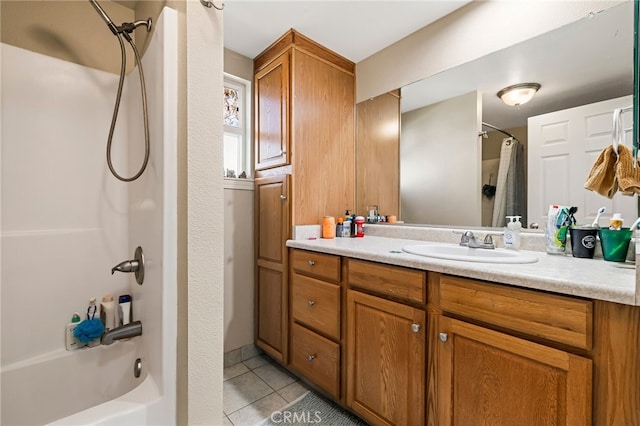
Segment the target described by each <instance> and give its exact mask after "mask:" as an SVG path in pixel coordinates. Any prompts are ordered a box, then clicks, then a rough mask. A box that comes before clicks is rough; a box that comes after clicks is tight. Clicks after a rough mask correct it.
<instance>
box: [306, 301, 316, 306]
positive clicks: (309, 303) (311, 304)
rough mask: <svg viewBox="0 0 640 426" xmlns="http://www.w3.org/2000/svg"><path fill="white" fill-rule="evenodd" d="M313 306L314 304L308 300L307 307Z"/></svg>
mask: <svg viewBox="0 0 640 426" xmlns="http://www.w3.org/2000/svg"><path fill="white" fill-rule="evenodd" d="M315 304H316V302H314V301H313V300H309V301H308V302H307V305H308V306H309V307H312V306H313V305H315Z"/></svg>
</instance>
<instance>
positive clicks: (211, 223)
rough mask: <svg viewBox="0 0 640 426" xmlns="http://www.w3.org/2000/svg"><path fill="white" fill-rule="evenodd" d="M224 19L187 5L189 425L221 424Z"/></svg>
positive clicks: (219, 14)
mask: <svg viewBox="0 0 640 426" xmlns="http://www.w3.org/2000/svg"><path fill="white" fill-rule="evenodd" d="M222 24H223V12H221V11H217V10H215V9H214V8H206V7H204V6H203V5H202V4H201V3H200V2H199V1H191V0H190V1H187V2H186V40H185V42H186V45H185V46H186V66H187V67H186V70H187V76H186V82H187V86H186V101H187V111H188V116H187V117H186V128H187V153H186V154H187V169H188V170H187V188H186V190H187V221H188V223H187V230H186V238H187V240H188V249H187V257H188V259H187V267H188V290H187V293H188V295H187V303H188V312H187V321H188V333H189V335H188V342H187V345H188V354H187V358H188V359H187V361H188V373H187V379H188V400H187V412H188V422H189V424H220V423H221V422H222V416H223V413H222V379H223V375H222V365H223V352H222V350H223V342H224V328H223V324H224V323H223V308H224V302H223V300H224V295H223V292H224V265H223V259H224V235H223V233H224V223H223V221H222V218H223V215H224V211H223V178H222V159H223V156H222V139H223V133H224V132H223V128H222V122H223V117H222V108H221V107H220V105H221V103H220V97H221V95H222V93H223V89H222V87H223V84H222V81H223V60H222V55H223V45H222V42H223V31H222V28H223V27H222Z"/></svg>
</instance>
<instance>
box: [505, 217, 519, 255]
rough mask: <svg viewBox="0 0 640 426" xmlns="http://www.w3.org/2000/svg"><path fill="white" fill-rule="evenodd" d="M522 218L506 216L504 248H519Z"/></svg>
mask: <svg viewBox="0 0 640 426" xmlns="http://www.w3.org/2000/svg"><path fill="white" fill-rule="evenodd" d="M521 217H522V216H507V226H506V228H505V229H504V246H505V247H506V248H508V249H514V250H517V249H518V248H520V230H521V229H522V223H521V222H520V218H521Z"/></svg>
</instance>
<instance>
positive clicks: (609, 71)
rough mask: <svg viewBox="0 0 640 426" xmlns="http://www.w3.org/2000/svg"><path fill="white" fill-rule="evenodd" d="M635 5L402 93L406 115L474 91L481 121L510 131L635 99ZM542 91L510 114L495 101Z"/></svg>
mask: <svg viewBox="0 0 640 426" xmlns="http://www.w3.org/2000/svg"><path fill="white" fill-rule="evenodd" d="M633 28H634V24H633V2H624V3H621V4H619V5H616V6H613V7H611V8H609V9H607V10H605V11H602V12H600V13H598V14H596V15H591V16H589V17H588V18H584V19H581V20H579V21H576V22H574V23H571V24H569V25H566V26H564V27H561V28H558V29H557V30H554V31H551V32H549V33H546V34H543V35H541V36H538V37H535V38H533V39H530V40H527V41H525V42H522V43H519V44H516V45H514V46H511V47H509V48H506V49H503V50H500V51H498V52H495V53H492V54H490V55H487V56H484V57H482V58H479V59H477V60H475V61H472V62H468V63H466V64H463V65H461V66H459V67H456V68H452V69H450V70H447V71H444V72H442V73H439V74H436V75H434V76H432V77H429V78H426V79H424V80H421V81H418V82H415V83H413V84H410V85H408V86H405V87H403V88H402V112H407V111H411V110H413V109H416V108H420V107H423V106H426V105H430V104H433V103H436V102H440V101H443V100H446V99H449V98H452V97H455V96H459V95H463V94H465V93H469V92H472V91H475V90H478V91H480V92H481V93H482V118H483V121H486V122H488V123H490V124H492V125H494V126H497V127H500V128H503V129H508V128H512V127H519V126H524V125H526V124H527V118H528V117H531V116H535V115H540V114H543V113H547V112H551V111H557V110H561V109H566V108H572V107H575V106H578V105H585V104H589V103H593V102H598V101H602V100H605V99H611V98H616V97H620V96H624V95H629V94H631V93H632V91H633ZM527 82H535V83H540V84H541V85H542V88H541V89H540V91H539V92H538V93H537V94H536V95H535V96H534V97H533V99H532V100H531V101H530V102H529V103H527V104H524V105H521V106H520V107H517V108H516V107H510V106H506V105H505V104H504V103H502V101H501V100H500V99H499V98H498V97H497V96H496V93H497V92H498V91H499V90H500V89H502V88H504V87H506V86H510V85H513V84H517V83H527Z"/></svg>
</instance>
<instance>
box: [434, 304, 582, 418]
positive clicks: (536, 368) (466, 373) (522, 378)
mask: <svg viewBox="0 0 640 426" xmlns="http://www.w3.org/2000/svg"><path fill="white" fill-rule="evenodd" d="M439 328H440V334H439V337H440V340H439V341H438V342H436V343H435V344H437V345H438V362H439V363H440V365H439V368H438V380H439V386H438V403H439V406H440V410H439V417H440V418H439V421H438V424H440V425H461V426H463V425H469V424H474V425H487V426H488V425H491V426H496V425H515V424H517V425H537V426H538V425H588V424H591V369H592V364H591V360H589V359H586V358H582V357H579V356H576V355H573V354H570V353H568V352H564V351H560V350H557V349H553V348H549V347H546V346H542V345H539V344H536V343H532V342H528V341H526V340H523V339H518V338H515V337H513V336H509V335H506V334H502V333H498V332H495V331H492V330H489V329H485V328H482V327H478V326H474V325H471V324H467V323H465V322H462V321H458V320H454V319H451V318H446V317H441V318H440V321H439Z"/></svg>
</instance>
